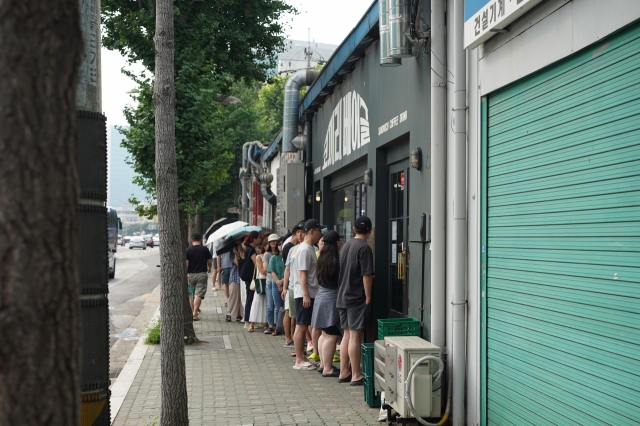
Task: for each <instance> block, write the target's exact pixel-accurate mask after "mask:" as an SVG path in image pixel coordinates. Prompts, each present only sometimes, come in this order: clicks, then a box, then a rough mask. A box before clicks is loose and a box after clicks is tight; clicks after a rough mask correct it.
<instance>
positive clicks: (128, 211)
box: [111, 204, 149, 223]
mask: <svg viewBox="0 0 640 426" xmlns="http://www.w3.org/2000/svg"><path fill="white" fill-rule="evenodd" d="M111 207H113V209H115V211H117V212H118V218H119V219H120V220H121V221H122V223H144V222H148V221H149V220H148V219H147V218H144V217H142V216H138V213H136V211H135V207H134V206H132V205H131V204H123V205H120V206H111Z"/></svg>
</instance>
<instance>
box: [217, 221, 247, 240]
mask: <svg viewBox="0 0 640 426" xmlns="http://www.w3.org/2000/svg"><path fill="white" fill-rule="evenodd" d="M247 225H248V223H247V222H242V221H240V220H239V221H237V222H232V223H227V224H226V225H223V226H221V227H220V228H219V229H218V230H217V231H216V232H214V233H213V234H211V235H209V238H207V245H209V244H213V243H214V242H215V241H216V240H219V239H221V238H224V237H226V236H227V235H229V232H232V231H235V230H236V229H238V228H242V227H243V226H247Z"/></svg>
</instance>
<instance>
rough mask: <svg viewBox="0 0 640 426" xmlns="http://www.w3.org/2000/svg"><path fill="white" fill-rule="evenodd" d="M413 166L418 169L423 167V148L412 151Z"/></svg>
mask: <svg viewBox="0 0 640 426" xmlns="http://www.w3.org/2000/svg"><path fill="white" fill-rule="evenodd" d="M411 167H413V168H414V169H416V170H420V169H421V168H422V149H420V148H416V149H414V150H413V151H411Z"/></svg>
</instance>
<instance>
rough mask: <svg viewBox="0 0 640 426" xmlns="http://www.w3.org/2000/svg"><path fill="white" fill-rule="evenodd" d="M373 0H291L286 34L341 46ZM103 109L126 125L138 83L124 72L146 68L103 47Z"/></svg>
mask: <svg viewBox="0 0 640 426" xmlns="http://www.w3.org/2000/svg"><path fill="white" fill-rule="evenodd" d="M372 1H373V0H322V1H318V0H289V1H288V3H289V4H291V5H292V6H294V7H296V8H297V9H298V10H299V11H300V13H299V14H298V15H295V16H291V15H287V16H286V17H284V18H283V23H285V24H287V25H286V27H290V28H287V29H286V33H285V35H286V37H287V38H290V39H294V40H307V36H308V31H309V30H311V40H312V41H313V40H315V41H317V42H318V43H328V44H335V45H339V44H340V43H342V41H343V40H344V39H345V37H346V36H347V35H348V34H349V32H351V30H352V29H353V27H354V26H355V25H356V24H357V23H358V21H359V20H360V18H362V15H364V13H365V12H366V11H367V9H368V8H369V6H371V4H372ZM101 61H102V110H103V111H104V114H105V115H106V116H107V126H108V128H109V129H110V128H111V126H113V125H126V124H127V122H126V120H125V118H124V114H123V112H122V111H123V109H124V107H125V105H127V104H131V103H132V99H131V96H130V95H129V94H127V92H128V91H130V90H131V89H133V88H135V83H134V82H133V81H132V80H131V79H129V78H128V77H126V76H125V75H124V74H122V73H121V72H120V69H121V68H123V67H127V68H128V69H131V70H132V71H134V72H139V71H141V70H142V66H141V65H137V64H136V65H133V66H127V64H126V61H125V59H124V58H123V57H122V56H120V54H119V53H118V52H114V51H109V50H106V49H102V58H101Z"/></svg>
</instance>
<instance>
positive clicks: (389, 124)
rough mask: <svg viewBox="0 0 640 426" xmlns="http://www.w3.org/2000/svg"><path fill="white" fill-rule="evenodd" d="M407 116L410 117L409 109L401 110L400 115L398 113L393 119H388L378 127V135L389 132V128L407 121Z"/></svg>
mask: <svg viewBox="0 0 640 426" xmlns="http://www.w3.org/2000/svg"><path fill="white" fill-rule="evenodd" d="M407 118H408V115H407V111H404V112H401V113H400V114H399V115H396V116H395V117H393V118H392V119H391V120H389V121H387V122H386V123H384V124H383V125H381V126H380V127H378V136H380V135H381V134H383V133H386V132H388V131H389V129H392V128H394V127H396V126H397V125H398V124H400V123H402V122H404V121H407Z"/></svg>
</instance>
